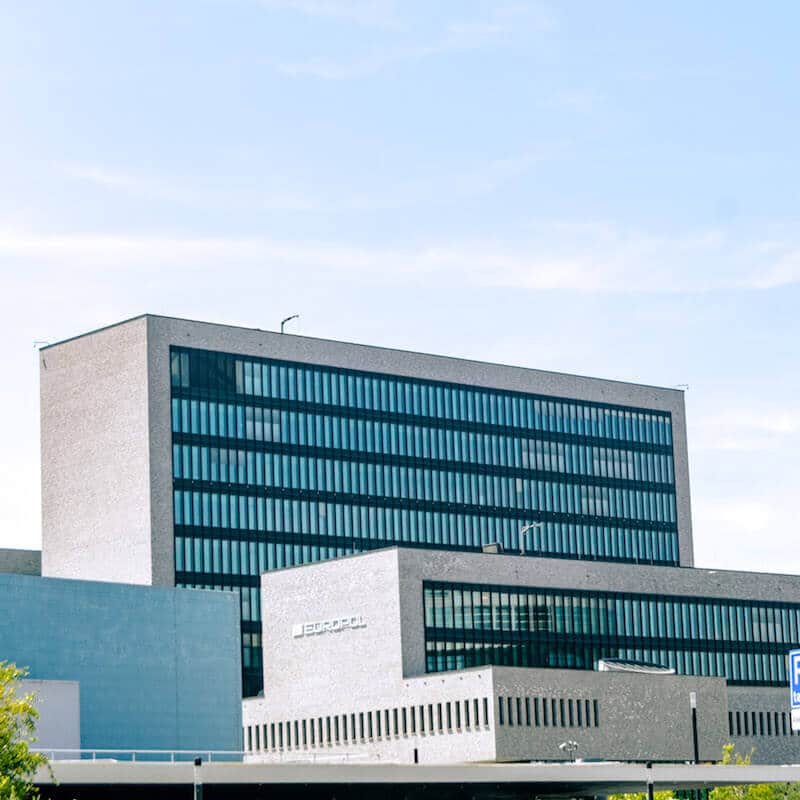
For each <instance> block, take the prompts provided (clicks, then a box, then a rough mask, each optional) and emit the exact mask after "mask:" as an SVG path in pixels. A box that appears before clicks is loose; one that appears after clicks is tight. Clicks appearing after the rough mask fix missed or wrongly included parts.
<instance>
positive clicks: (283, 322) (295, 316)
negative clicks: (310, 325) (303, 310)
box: [281, 314, 300, 333]
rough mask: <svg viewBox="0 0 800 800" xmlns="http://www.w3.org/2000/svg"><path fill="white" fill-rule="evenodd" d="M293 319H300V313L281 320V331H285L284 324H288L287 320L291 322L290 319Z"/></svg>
mask: <svg viewBox="0 0 800 800" xmlns="http://www.w3.org/2000/svg"><path fill="white" fill-rule="evenodd" d="M293 319H300V315H299V314H292V316H291V317H286V319H282V320H281V333H283V332H284V331H283V327H284V325H286V323H287V322H289V321H290V320H293Z"/></svg>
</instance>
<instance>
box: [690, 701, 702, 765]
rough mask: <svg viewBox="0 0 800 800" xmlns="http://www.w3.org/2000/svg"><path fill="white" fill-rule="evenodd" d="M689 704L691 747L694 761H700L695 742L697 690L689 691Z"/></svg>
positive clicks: (698, 750)
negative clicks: (690, 712) (690, 708)
mask: <svg viewBox="0 0 800 800" xmlns="http://www.w3.org/2000/svg"><path fill="white" fill-rule="evenodd" d="M689 705H690V706H691V707H692V748H693V753H694V763H695V764H697V763H698V762H699V761H700V748H699V746H698V743H697V692H689Z"/></svg>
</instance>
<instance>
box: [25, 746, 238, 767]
mask: <svg viewBox="0 0 800 800" xmlns="http://www.w3.org/2000/svg"><path fill="white" fill-rule="evenodd" d="M31 749H32V750H35V751H36V752H37V753H43V754H44V755H45V756H47V758H48V759H50V761H133V762H135V761H147V762H153V761H158V762H163V763H170V764H174V763H176V762H188V763H191V762H193V761H194V759H196V758H202V759H203V762H204V763H213V762H215V761H216V762H222V761H227V762H231V761H233V762H237V761H242V759H243V757H244V756H245V755H246V753H244V752H243V751H242V750H141V749H138V748H131V749H122V750H104V749H94V750H91V749H80V750H72V749H68V748H58V747H56V748H52V747H35V748H31Z"/></svg>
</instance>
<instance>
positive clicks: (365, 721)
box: [244, 697, 489, 753]
mask: <svg viewBox="0 0 800 800" xmlns="http://www.w3.org/2000/svg"><path fill="white" fill-rule="evenodd" d="M488 727H489V700H488V698H486V697H484V698H482V699H480V698H477V697H475V698H471V699H469V700H453V701H450V702H442V703H428V704H426V705H411V706H400V707H395V708H380V709H375V710H373V711H357V712H352V713H349V714H334V715H331V716H324V717H311V718H310V719H299V720H292V721H287V722H269V723H263V724H260V725H259V724H257V725H247V726H245V729H244V737H245V751H246V752H251V753H252V752H258V751H275V750H284V749H286V750H292V749H306V748H315V747H332V746H334V745H347V744H357V743H363V742H367V741H370V742H372V741H381V740H385V739H396V738H399V737H400V736H417V735H422V736H434V735H437V734H445V733H460V732H462V731H473V730H476V731H477V730H481V729H486V728H488Z"/></svg>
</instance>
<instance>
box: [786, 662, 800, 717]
mask: <svg viewBox="0 0 800 800" xmlns="http://www.w3.org/2000/svg"><path fill="white" fill-rule="evenodd" d="M789 688H790V689H791V690H792V708H800V650H790V651H789Z"/></svg>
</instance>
